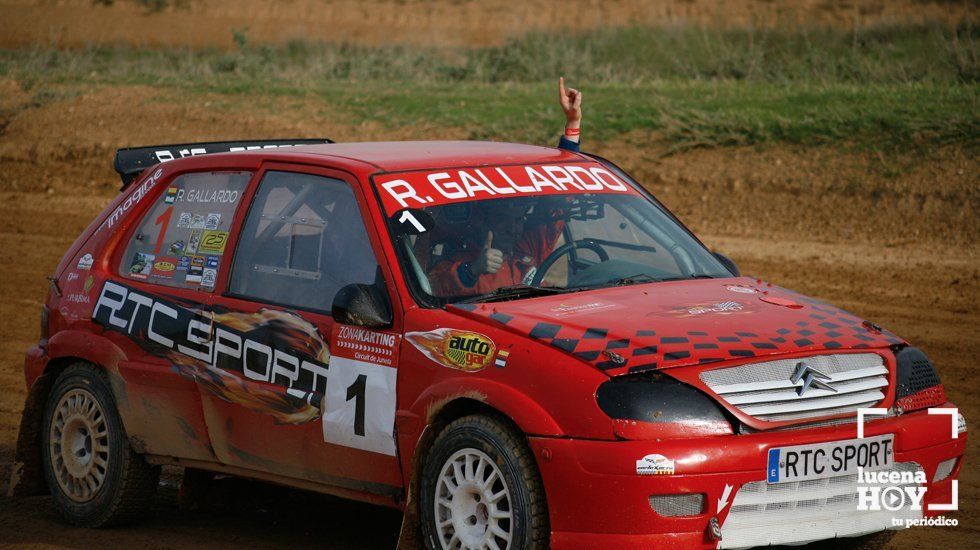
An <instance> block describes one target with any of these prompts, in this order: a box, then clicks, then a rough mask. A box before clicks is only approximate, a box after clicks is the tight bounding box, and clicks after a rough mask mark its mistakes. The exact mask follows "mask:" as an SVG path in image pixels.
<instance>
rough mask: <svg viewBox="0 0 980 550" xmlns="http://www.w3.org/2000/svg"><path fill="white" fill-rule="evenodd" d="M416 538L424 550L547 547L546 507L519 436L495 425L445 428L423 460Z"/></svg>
mask: <svg viewBox="0 0 980 550" xmlns="http://www.w3.org/2000/svg"><path fill="white" fill-rule="evenodd" d="M420 505H421V508H422V514H421V515H422V534H423V537H424V540H425V542H426V546H427V547H428V548H433V549H448V550H455V549H462V548H490V549H495V550H505V549H524V548H528V549H531V548H534V549H536V548H546V547H547V546H548V537H549V534H550V530H549V528H548V509H547V503H546V499H545V494H544V488H543V487H542V485H541V478H540V476H539V474H538V468H537V464H536V463H535V461H534V456H533V455H532V454H531V450H530V449H529V448H528V446H527V440H526V439H525V438H524V436H523V435H522V434H520V433H518V432H516V431H515V430H513V429H511V428H510V427H509V426H507V425H505V424H503V423H502V422H499V421H498V420H496V419H494V418H491V417H488V416H483V415H474V416H467V417H464V418H461V419H459V420H456V421H454V422H452V423H450V424H449V425H448V426H446V428H445V429H444V430H443V431H442V432H441V433H440V434H439V436H438V437H437V438H436V441H435V443H433V445H432V449H431V450H430V451H429V454H428V456H427V457H426V459H425V466H424V468H423V471H422V480H421V502H420Z"/></svg>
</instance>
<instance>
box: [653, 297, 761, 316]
mask: <svg viewBox="0 0 980 550" xmlns="http://www.w3.org/2000/svg"><path fill="white" fill-rule="evenodd" d="M751 312H752V310H750V309H748V308H746V307H745V305H744V304H742V303H740V302H735V301H731V300H726V301H724V302H715V303H705V304H690V305H684V306H678V307H673V308H670V309H668V310H666V311H663V312H658V313H654V314H653V315H666V316H670V317H700V316H702V315H708V314H712V315H733V314H741V313H751Z"/></svg>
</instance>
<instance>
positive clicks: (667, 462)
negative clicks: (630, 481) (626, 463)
mask: <svg viewBox="0 0 980 550" xmlns="http://www.w3.org/2000/svg"><path fill="white" fill-rule="evenodd" d="M636 473H637V474H638V475H641V476H649V475H673V474H674V460H673V459H670V458H667V457H665V456H664V455H659V454H649V455H646V456H645V457H643V458H641V459H640V460H637V461H636Z"/></svg>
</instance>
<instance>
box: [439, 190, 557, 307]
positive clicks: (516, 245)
mask: <svg viewBox="0 0 980 550" xmlns="http://www.w3.org/2000/svg"><path fill="white" fill-rule="evenodd" d="M559 200H562V199H559ZM564 226H565V222H564V220H563V219H562V211H561V208H560V204H559V203H556V201H555V199H550V200H548V199H540V200H536V201H535V200H533V199H519V198H515V199H497V200H485V201H480V202H478V203H475V204H474V205H473V208H472V211H471V214H470V223H469V224H467V230H466V235H465V237H464V238H463V240H462V243H461V245H460V246H459V247H458V248H457V249H456V250H455V251H453V252H450V253H449V254H448V257H442V258H440V259H439V260H438V261H437V262H436V263H435V264H434V265H433V266H432V268H431V269H430V270H429V273H428V275H429V282H430V284H431V285H432V290H433V292H434V293H435V294H436V295H439V296H468V295H473V294H484V293H487V292H491V291H493V290H496V289H498V288H501V287H506V286H513V285H518V284H531V281H532V279H533V278H534V275H535V273H536V272H537V266H538V265H540V264H541V261H542V260H544V259H545V258H546V257H547V256H548V254H549V253H551V251H552V250H553V249H554V248H555V243H556V242H557V241H558V238H559V237H560V236H561V232H562V229H563V228H564Z"/></svg>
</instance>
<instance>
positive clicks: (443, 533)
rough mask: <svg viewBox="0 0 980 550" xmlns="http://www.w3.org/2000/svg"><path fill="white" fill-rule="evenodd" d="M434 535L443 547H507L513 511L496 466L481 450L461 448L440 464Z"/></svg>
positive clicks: (454, 549)
mask: <svg viewBox="0 0 980 550" xmlns="http://www.w3.org/2000/svg"><path fill="white" fill-rule="evenodd" d="M435 497H436V498H435V504H434V506H435V519H436V534H437V536H438V537H439V542H440V544H441V545H442V547H443V548H444V549H446V550H457V549H459V550H465V549H469V548H490V549H491V550H504V549H506V548H510V546H511V544H510V543H511V538H512V536H513V529H514V512H513V506H512V505H511V498H510V489H509V488H508V487H507V482H506V481H504V476H503V474H502V473H501V471H500V468H498V467H497V465H496V464H495V463H494V461H493V460H492V459H491V458H490V457H489V456H487V455H486V453H484V452H482V451H478V450H476V449H461V450H459V451H456V452H455V453H453V455H452V456H451V457H449V460H447V461H446V462H445V464H443V465H442V471H441V472H440V473H439V481H438V482H437V483H436V494H435Z"/></svg>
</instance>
